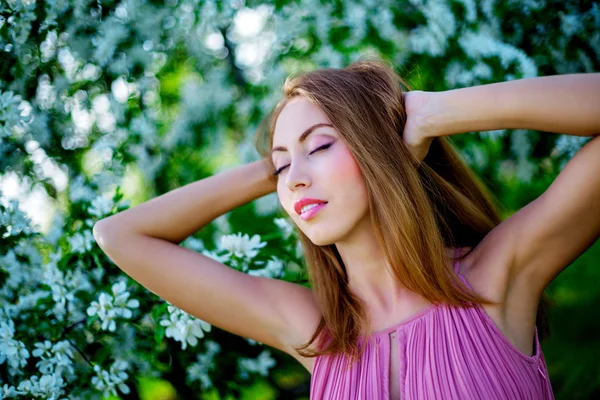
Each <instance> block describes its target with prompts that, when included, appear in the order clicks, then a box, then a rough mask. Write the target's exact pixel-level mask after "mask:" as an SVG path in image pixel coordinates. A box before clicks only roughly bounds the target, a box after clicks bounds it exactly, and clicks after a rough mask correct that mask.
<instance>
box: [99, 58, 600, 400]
mask: <svg viewBox="0 0 600 400" xmlns="http://www.w3.org/2000/svg"><path fill="white" fill-rule="evenodd" d="M400 83H401V82H400V79H399V78H398V76H397V75H396V74H395V73H394V72H393V69H392V68H390V67H389V66H387V65H386V64H384V63H382V62H377V61H360V62H356V63H354V64H352V65H350V66H349V67H347V68H344V69H325V70H318V71H313V72H310V73H308V74H304V75H301V76H299V77H296V78H294V79H288V80H287V81H286V83H285V85H284V99H283V100H282V102H281V103H280V104H278V105H277V107H276V108H275V109H274V111H273V113H271V115H270V116H269V117H268V118H267V119H266V122H268V124H266V126H267V128H268V129H266V132H265V133H266V134H265V135H263V136H259V137H258V139H260V140H257V143H262V144H267V145H268V146H267V147H266V148H262V147H260V146H259V151H261V153H262V154H263V155H264V158H263V159H262V160H260V161H256V162H252V163H249V164H247V165H245V166H241V167H237V168H235V169H232V170H229V171H226V172H223V173H220V174H217V175H214V176H212V177H208V178H206V179H202V180H200V181H198V182H194V183H191V184H189V185H186V186H184V187H182V188H178V189H176V190H173V191H171V192H169V193H166V194H163V195H161V196H159V197H157V198H155V199H152V200H150V201H147V202H145V203H143V204H140V205H138V206H136V207H133V208H132V209H129V210H126V211H123V212H121V213H119V214H117V215H114V216H111V217H109V218H106V219H104V220H102V221H99V222H98V223H97V224H96V226H95V227H94V236H95V237H96V239H97V241H98V244H99V245H100V247H101V248H102V249H103V250H104V251H105V252H106V254H107V255H108V256H109V257H110V258H111V259H112V260H113V261H114V262H115V263H116V264H117V265H118V266H119V267H120V268H121V269H123V271H125V272H126V273H127V274H128V275H130V276H131V277H133V278H134V279H136V280H137V281H139V282H140V283H141V284H142V285H144V286H145V287H146V288H148V289H149V290H151V291H152V292H154V293H156V294H158V295H160V296H161V297H163V298H164V299H166V300H168V301H170V302H171V303H173V304H174V305H176V306H178V307H180V308H182V309H183V310H185V311H187V312H189V313H191V314H193V315H195V316H197V317H198V318H200V319H202V320H204V321H207V322H209V323H211V324H213V325H215V326H217V327H219V328H221V329H224V330H227V331H229V332H232V333H234V334H237V335H240V336H244V337H247V338H251V339H254V340H257V341H259V342H262V343H264V344H267V345H269V346H272V347H275V348H278V349H280V350H282V351H284V352H287V353H288V354H290V355H291V356H293V357H295V358H296V359H297V360H298V361H299V362H301V363H302V365H304V366H305V367H306V369H307V370H308V371H309V372H311V373H312V381H311V398H315V399H321V398H325V399H355V398H356V399H386V400H387V399H400V398H401V399H454V398H456V399H483V398H485V399H529V398H531V399H552V398H553V394H552V388H551V385H550V382H549V380H548V374H547V369H546V364H545V361H544V358H543V353H542V350H541V348H540V347H539V338H538V329H537V326H536V316H537V314H538V304H539V303H540V299H541V296H542V293H543V291H544V289H545V287H546V286H547V285H548V284H549V283H550V282H551V281H552V280H553V279H554V278H555V277H556V276H557V275H558V274H559V273H560V272H561V271H562V270H563V269H564V268H566V267H567V266H568V265H569V264H570V263H571V262H572V261H573V260H575V259H576V258H577V257H578V256H579V255H580V254H581V253H582V252H584V251H585V250H586V249H587V248H588V247H589V246H590V245H591V244H592V243H593V242H594V241H595V240H596V239H597V238H598V236H599V234H600V201H599V200H598V199H600V174H598V171H599V170H600V138H594V139H593V140H591V141H589V143H587V144H586V145H585V146H584V148H583V149H582V150H581V151H579V152H578V153H577V155H576V156H575V157H574V158H573V159H572V160H571V161H570V162H569V163H568V165H567V166H566V167H565V168H564V170H563V171H562V172H561V174H560V176H559V177H558V178H557V179H556V180H555V182H554V183H553V184H552V185H551V186H550V187H549V188H548V190H547V191H546V192H545V193H544V194H543V195H542V196H540V197H539V198H538V199H536V200H535V201H533V202H532V203H530V204H529V205H527V206H526V207H524V208H523V209H522V210H520V211H519V212H517V213H515V214H514V215H512V216H511V217H510V218H508V219H506V220H505V221H501V219H500V218H499V216H498V214H497V212H496V211H495V208H494V206H493V203H492V202H491V200H490V198H489V196H488V195H487V194H486V192H485V190H484V188H483V186H482V185H481V183H480V182H479V181H478V180H477V179H476V178H475V176H474V175H473V174H472V173H471V172H470V170H469V169H468V168H467V167H466V165H465V164H464V162H462V161H461V160H460V158H459V157H458V155H457V152H456V151H455V150H454V149H453V148H452V146H451V144H450V142H449V141H448V140H447V138H444V136H448V135H452V134H456V133H461V132H469V131H484V130H494V129H505V128H524V129H536V130H541V131H553V132H557V133H567V134H574V135H588V136H592V135H598V132H600V113H599V112H598V110H600V96H599V95H598V93H600V76H599V75H597V74H589V75H565V76H555V77H543V78H534V79H526V80H519V81H511V82H505V83H499V84H492V85H485V86H479V87H473V88H466V89H458V90H452V91H447V92H441V93H428V92H408V93H404V94H403V92H402V90H401V85H400ZM258 133H259V134H261V135H262V133H263V130H259V132H258ZM275 190H276V191H277V194H278V197H279V201H280V203H281V205H282V207H283V208H284V209H285V211H286V212H287V213H288V214H289V216H290V217H291V219H292V220H293V221H294V223H295V224H296V227H297V230H298V235H299V237H300V240H301V242H302V245H303V249H304V253H305V256H306V262H307V265H308V269H309V276H310V280H311V283H312V285H311V286H312V289H308V288H305V287H303V286H299V285H295V284H293V283H290V282H285V281H281V280H272V279H267V278H262V277H254V276H250V275H247V274H244V273H241V272H239V271H236V270H234V269H232V268H228V267H227V266H225V265H223V264H221V263H219V262H217V261H215V260H213V259H211V258H208V257H206V256H204V255H202V254H198V253H196V252H194V251H191V250H188V249H186V248H183V247H180V246H178V244H179V243H181V242H182V241H183V240H184V239H185V238H187V237H188V236H190V235H191V234H193V233H194V232H196V231H198V230H199V229H201V228H202V227H203V226H205V225H207V224H208V223H209V222H211V221H212V220H213V219H215V218H216V217H218V216H220V215H222V214H224V213H226V212H228V211H230V210H232V209H234V208H236V207H239V206H241V205H243V204H246V203H248V202H249V201H252V200H254V199H256V198H258V197H261V196H263V195H266V194H268V193H271V192H272V191H275Z"/></svg>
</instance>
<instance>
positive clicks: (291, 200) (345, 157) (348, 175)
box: [271, 96, 369, 246]
mask: <svg viewBox="0 0 600 400" xmlns="http://www.w3.org/2000/svg"><path fill="white" fill-rule="evenodd" d="M319 124H323V125H319ZM315 125H319V126H318V127H316V128H314V129H312V130H311V133H310V134H309V135H308V136H306V135H303V132H306V131H307V130H310V129H311V127H315ZM301 137H303V140H302V141H299V139H300V138H301ZM323 146H324V147H323ZM319 148H320V149H319ZM271 156H272V160H273V163H274V165H275V169H276V170H278V171H281V172H280V173H279V174H278V175H277V179H278V180H277V195H278V197H279V201H280V203H281V205H282V207H283V208H284V209H285V211H286V212H287V213H288V214H289V215H290V217H291V218H292V220H293V221H294V222H295V223H296V225H298V227H299V228H300V229H301V230H302V232H303V233H304V234H305V235H306V236H307V237H308V238H309V239H310V240H311V241H312V242H313V243H314V244H316V245H318V246H325V245H328V244H333V243H336V242H338V241H341V240H343V239H344V238H346V236H347V235H348V234H349V233H350V232H351V231H352V229H353V228H354V227H355V226H356V225H357V224H358V223H359V222H362V221H363V219H364V218H365V217H367V218H368V217H369V214H368V211H369V204H368V196H367V189H366V186H365V182H364V179H363V176H362V174H361V172H360V169H359V167H358V165H357V164H356V161H355V159H354V157H353V156H352V154H351V153H350V150H349V149H348V147H347V146H346V144H345V143H344V142H343V141H342V138H341V137H340V136H339V135H338V132H337V131H336V129H334V128H333V126H332V125H331V122H330V121H329V119H328V118H327V116H326V115H325V114H324V113H323V112H322V111H321V110H320V109H319V108H318V107H317V106H315V105H314V104H313V103H311V102H310V101H309V100H307V99H306V98H305V97H301V96H299V97H295V98H293V99H292V100H290V101H289V102H288V103H287V104H286V106H285V107H284V108H283V110H282V111H281V113H280V114H279V117H278V118H277V122H276V124H275V132H274V136H273V151H272V153H271ZM303 198H311V199H318V200H323V201H326V202H327V204H326V205H324V206H322V208H320V209H318V208H315V209H314V210H313V213H312V214H313V215H312V217H309V218H308V219H306V218H304V219H303V218H302V217H301V216H300V215H299V214H298V213H297V212H296V210H295V209H294V205H295V203H296V202H297V201H298V200H300V199H303ZM319 207H321V206H319ZM317 209H318V211H317V212H316V213H314V211H315V210H317ZM307 214H310V212H309V213H307Z"/></svg>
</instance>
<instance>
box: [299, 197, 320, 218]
mask: <svg viewBox="0 0 600 400" xmlns="http://www.w3.org/2000/svg"><path fill="white" fill-rule="evenodd" d="M318 203H327V202H326V201H325V200H320V199H311V198H309V197H304V198H303V199H300V200H298V201H297V202H295V203H294V211H296V213H297V214H298V215H300V212H301V210H302V207H304V206H307V205H309V204H318Z"/></svg>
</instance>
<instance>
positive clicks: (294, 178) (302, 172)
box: [285, 162, 311, 191]
mask: <svg viewBox="0 0 600 400" xmlns="http://www.w3.org/2000/svg"><path fill="white" fill-rule="evenodd" d="M285 183H286V185H287V187H288V188H289V189H290V190H291V191H294V190H296V188H297V187H299V186H300V185H302V186H304V187H310V184H311V181H310V177H309V173H308V170H307V168H303V167H302V165H301V163H300V162H295V163H292V164H291V165H290V166H289V167H288V173H287V175H286V178H285Z"/></svg>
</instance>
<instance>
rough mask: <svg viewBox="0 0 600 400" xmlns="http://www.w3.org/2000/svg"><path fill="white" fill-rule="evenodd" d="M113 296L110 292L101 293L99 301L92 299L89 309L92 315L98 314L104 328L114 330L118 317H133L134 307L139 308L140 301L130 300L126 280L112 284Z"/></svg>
mask: <svg viewBox="0 0 600 400" xmlns="http://www.w3.org/2000/svg"><path fill="white" fill-rule="evenodd" d="M112 293H113V295H112V296H111V295H110V294H108V293H104V292H102V293H100V296H98V301H95V300H94V301H92V303H91V305H90V306H89V307H88V309H87V314H88V315H89V316H90V317H93V316H94V315H97V316H98V318H99V319H100V321H101V322H102V329H103V330H108V331H111V332H114V331H115V330H116V329H117V324H116V318H119V317H120V318H124V319H128V318H131V317H132V315H133V313H132V310H131V309H132V308H138V307H139V305H140V302H139V301H138V300H137V299H131V300H128V298H129V296H130V293H129V292H128V291H127V288H126V286H125V282H123V281H120V282H118V283H115V284H114V285H113V286H112Z"/></svg>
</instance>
